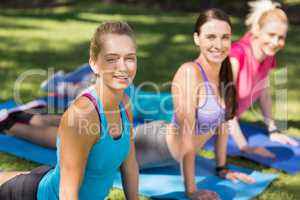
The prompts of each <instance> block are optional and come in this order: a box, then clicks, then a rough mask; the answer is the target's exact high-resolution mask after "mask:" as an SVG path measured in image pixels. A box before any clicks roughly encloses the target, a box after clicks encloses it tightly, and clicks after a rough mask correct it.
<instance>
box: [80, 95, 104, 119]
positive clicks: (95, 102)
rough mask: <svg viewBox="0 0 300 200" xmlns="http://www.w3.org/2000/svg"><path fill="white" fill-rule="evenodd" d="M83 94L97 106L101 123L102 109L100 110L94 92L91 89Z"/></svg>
mask: <svg viewBox="0 0 300 200" xmlns="http://www.w3.org/2000/svg"><path fill="white" fill-rule="evenodd" d="M82 96H84V97H86V98H88V99H89V100H90V101H91V102H92V103H93V105H94V106H95V108H96V111H97V113H98V116H99V121H100V123H101V119H102V117H101V116H100V111H99V106H98V102H97V98H95V96H94V95H93V94H92V92H91V91H87V92H85V93H83V94H82Z"/></svg>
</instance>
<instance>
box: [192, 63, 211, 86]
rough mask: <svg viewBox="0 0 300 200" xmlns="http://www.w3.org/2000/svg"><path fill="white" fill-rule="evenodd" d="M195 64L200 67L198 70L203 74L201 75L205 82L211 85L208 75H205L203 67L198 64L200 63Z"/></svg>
mask: <svg viewBox="0 0 300 200" xmlns="http://www.w3.org/2000/svg"><path fill="white" fill-rule="evenodd" d="M194 63H196V64H197V66H198V68H199V69H200V72H201V75H202V77H203V80H204V82H206V83H209V81H208V78H207V75H206V73H205V71H204V69H203V67H202V66H201V64H200V63H198V62H196V61H194Z"/></svg>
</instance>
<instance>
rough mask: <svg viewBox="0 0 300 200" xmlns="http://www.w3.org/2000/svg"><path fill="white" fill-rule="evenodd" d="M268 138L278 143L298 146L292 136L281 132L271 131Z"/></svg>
mask: <svg viewBox="0 0 300 200" xmlns="http://www.w3.org/2000/svg"><path fill="white" fill-rule="evenodd" d="M270 140H271V141H272V142H278V143H281V144H289V145H292V146H294V147H297V146H299V143H298V142H297V141H296V140H294V139H293V138H291V137H289V136H287V135H284V134H282V133H272V134H270Z"/></svg>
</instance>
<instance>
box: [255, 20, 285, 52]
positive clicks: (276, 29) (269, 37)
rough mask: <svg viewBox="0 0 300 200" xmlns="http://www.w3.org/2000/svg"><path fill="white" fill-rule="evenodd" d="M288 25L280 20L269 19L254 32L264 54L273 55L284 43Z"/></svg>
mask: <svg viewBox="0 0 300 200" xmlns="http://www.w3.org/2000/svg"><path fill="white" fill-rule="evenodd" d="M287 30H288V26H287V24H285V23H282V22H280V21H269V22H267V23H266V24H265V25H264V26H262V27H261V28H260V29H259V30H257V31H255V32H254V36H256V38H257V41H258V44H259V46H260V50H261V52H262V53H263V54H264V55H266V56H274V55H275V54H276V53H277V52H278V51H279V50H280V49H282V48H283V47H284V45H285V39H286V34H287Z"/></svg>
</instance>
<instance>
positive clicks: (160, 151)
mask: <svg viewBox="0 0 300 200" xmlns="http://www.w3.org/2000/svg"><path fill="white" fill-rule="evenodd" d="M167 125H168V123H166V122H164V121H153V122H150V123H146V124H143V125H139V126H137V127H136V128H135V129H134V136H135V148H136V159H137V162H138V164H139V167H140V169H145V168H151V167H162V166H168V165H176V164H177V162H176V160H175V159H174V158H173V157H172V155H171V153H170V151H169V149H168V145H167V142H166V134H167V131H166V130H167V129H166V128H167Z"/></svg>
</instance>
